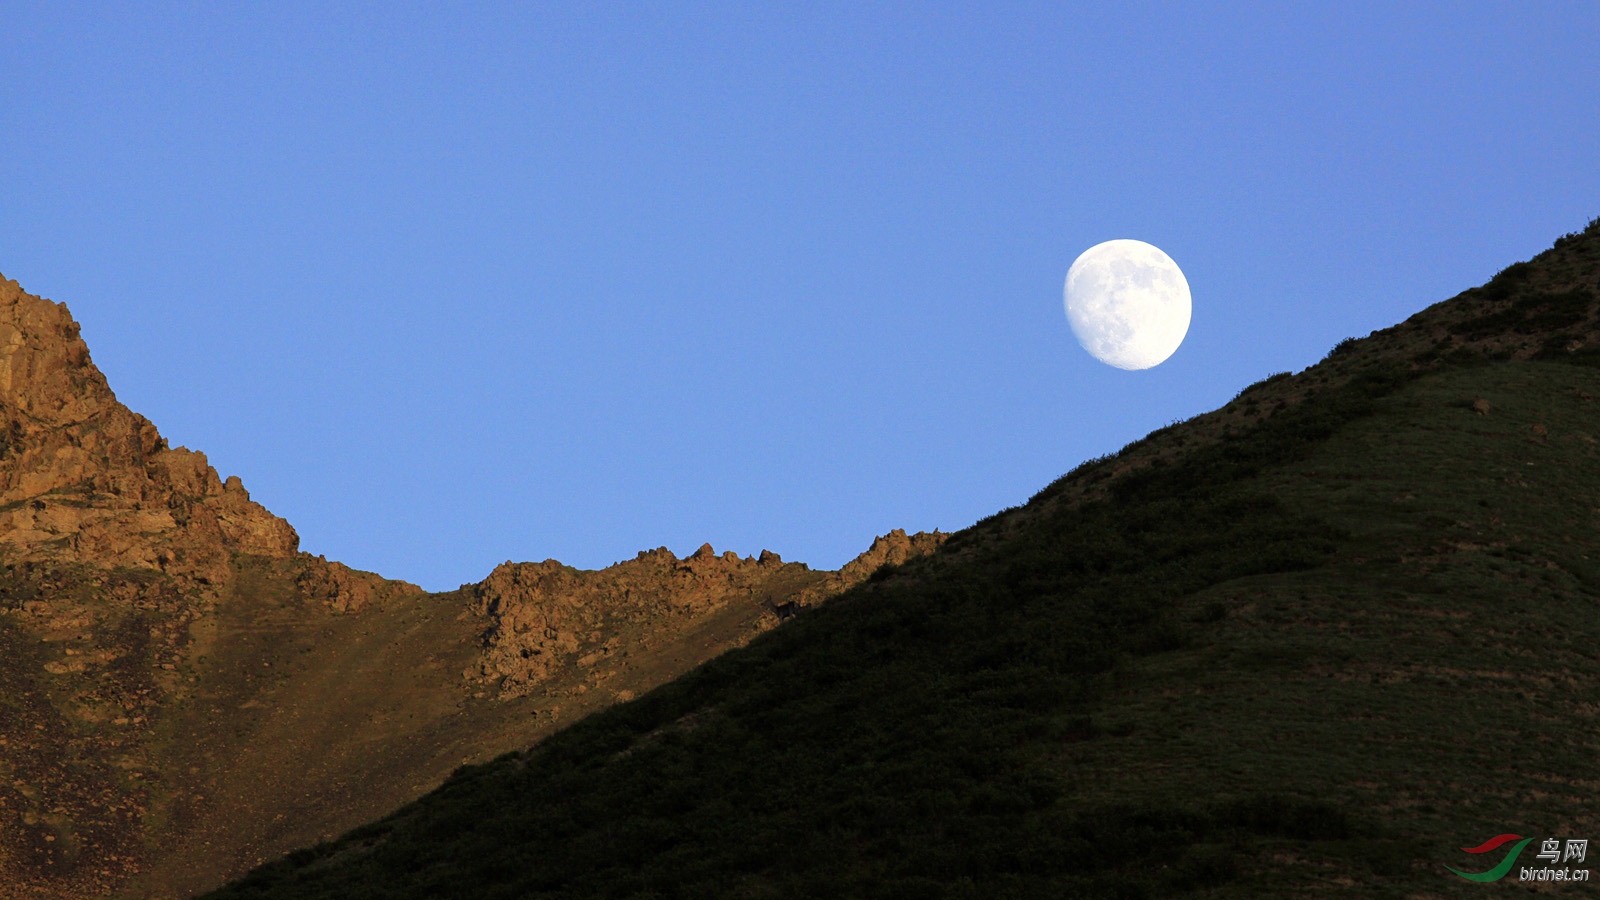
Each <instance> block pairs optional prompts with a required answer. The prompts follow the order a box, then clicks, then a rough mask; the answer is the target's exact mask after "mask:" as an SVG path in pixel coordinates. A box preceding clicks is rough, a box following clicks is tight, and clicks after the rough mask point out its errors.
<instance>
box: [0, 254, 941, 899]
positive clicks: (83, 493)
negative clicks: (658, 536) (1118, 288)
mask: <svg viewBox="0 0 1600 900" xmlns="http://www.w3.org/2000/svg"><path fill="white" fill-rule="evenodd" d="M942 540H943V536H942V535H937V534H935V535H909V536H908V535H906V534H905V533H904V532H899V531H896V532H893V533H891V534H890V535H887V536H885V537H883V538H880V539H879V540H878V541H877V542H875V543H874V545H873V547H872V548H871V549H869V550H868V551H867V552H865V553H863V554H862V556H861V557H860V558H858V559H857V560H856V561H855V562H853V563H852V564H851V565H849V566H847V567H846V568H845V569H844V570H842V571H840V572H838V573H833V572H819V571H812V570H810V569H809V568H807V567H806V566H804V565H803V564H798V563H784V562H783V561H782V560H781V559H779V558H778V557H777V555H776V554H772V553H768V552H763V554H762V556H761V558H760V559H751V558H745V559H741V558H739V557H737V556H735V555H733V554H723V555H721V556H718V555H716V554H715V553H714V552H713V551H712V550H711V548H710V547H709V546H706V547H703V548H701V550H700V551H698V552H696V553H695V554H693V555H691V556H690V557H688V558H687V559H683V560H679V559H678V558H677V557H676V556H674V555H673V554H672V553H670V552H668V551H667V550H665V549H664V548H662V549H658V550H654V551H649V552H647V553H642V554H640V555H639V557H638V558H637V559H634V560H629V561H626V562H622V563H619V564H617V565H615V566H612V567H609V568H607V569H605V570H602V571H598V572H585V571H580V570H576V569H572V568H570V567H566V566H562V565H561V564H560V563H557V562H555V561H554V560H547V561H546V562H544V563H539V564H533V563H509V562H508V563H506V564H505V565H503V566H501V567H499V568H497V569H496V570H495V571H494V572H493V573H491V575H490V576H489V577H488V578H487V579H485V580H484V581H483V582H482V583H480V584H476V585H466V586H463V587H462V588H461V589H460V590H458V591H452V592H447V593H443V594H424V593H423V592H422V591H420V590H419V589H418V588H416V587H415V586H414V585H409V584H405V583H403V582H396V581H389V580H386V579H383V578H381V577H379V576H377V575H374V574H372V573H367V572H358V571H355V570H352V569H350V568H349V567H347V566H344V565H342V564H340V563H337V562H330V561H328V560H326V559H323V558H322V557H317V556H311V555H309V554H306V553H300V552H297V547H298V537H297V536H296V534H295V532H294V529H293V528H291V527H290V526H289V524H288V523H286V522H284V521H283V520H282V519H279V518H278V517H276V516H274V515H272V514H271V513H270V512H268V511H267V510H266V509H264V508H262V507H261V506H260V505H259V504H256V503H255V502H253V501H251V500H250V497H249V494H248V493H247V492H246V491H245V489H244V486H243V485H242V484H241V483H240V482H239V480H238V479H237V478H229V479H226V480H223V479H222V478H221V477H220V476H219V475H218V473H217V472H216V470H215V469H213V468H212V467H211V466H210V465H209V464H208V463H207V461H206V458H205V457H204V455H202V454H200V453H195V452H191V451H189V450H186V449H183V448H177V449H171V448H169V447H168V446H167V443H166V441H165V440H163V439H162V438H161V436H160V434H159V433H158V432H157V430H156V428H155V426H154V425H152V424H151V423H150V422H148V421H147V420H145V419H144V418H143V417H141V416H139V415H137V414H135V413H133V412H131V411H130V410H128V409H127V408H126V407H125V406H123V405H122V404H121V403H119V402H118V401H117V399H116V397H115V395H114V394H113V393H112V391H111V389H110V387H109V385H108V384H107V382H106V379H105V377H104V376H103V375H102V374H101V373H100V371H99V370H98V369H97V368H95V366H94V364H93V362H92V361H91V360H90V358H89V353H88V348H87V347H86V346H85V345H84V342H83V341H82V339H81V338H80V337H79V334H78V326H77V324H76V323H75V322H74V321H73V320H72V317H71V315H70V314H69V313H68V312H67V310H66V308H65V307H64V306H62V305H59V304H54V303H50V302H48V301H45V300H41V299H40V298H37V297H33V296H31V295H28V294H26V293H25V292H23V291H22V290H21V288H20V287H18V286H17V285H16V283H15V282H10V281H5V280H3V279H0V897H4V898H6V900H12V898H23V897H27V898H76V897H105V896H119V897H178V896H191V895H193V894H194V893H196V892H198V891H201V890H206V889H209V888H212V887H215V886H216V885H218V884H220V883H222V882H223V881H225V880H226V879H227V878H229V877H234V876H237V875H239V874H242V873H243V872H245V871H248V870H249V869H250V868H251V867H253V866H255V865H258V864H260V863H262V862H264V861H266V860H268V859H271V858H273V857H276V856H278V855H280V854H282V853H284V852H287V851H288V850H291V849H293V848H294V847H297V846H301V845H304V844H306V843H310V842H314V841H317V840H320V839H324V838H331V837H332V836H333V835H335V834H337V833H339V832H342V831H344V830H347V829H349V828H351V827H354V826H356V825H358V824H359V823H361V822H363V821H367V820H369V819H371V818H374V817H376V816H380V815H383V814H385V813H388V812H390V811H392V810H393V809H395V808H396V807H398V806H400V805H401V804H403V803H405V802H407V801H409V800H412V799H414V798H416V797H417V796H419V795H421V794H423V793H425V792H426V791H428V790H430V789H432V788H433V787H435V786H437V785H438V784H439V783H440V782H441V781H443V780H444V779H445V777H446V776H447V775H448V774H449V773H450V772H451V771H452V770H453V769H455V768H456V767H458V766H460V765H461V764H462V763H465V762H470V761H482V760H485V759H489V758H492V757H494V756H495V755H497V754H500V753H502V752H504V751H506V750H509V749H513V748H521V747H526V746H528V745H530V744H532V743H534V742H535V741H537V740H538V739H539V738H540V737H542V736H543V735H545V734H548V733H550V732H552V731H555V730H557V729H559V728H560V727H561V726H563V725H565V724H567V723H569V722H571V721H575V720H576V719H578V718H581V717H582V716H584V715H586V714H588V713H589V712H591V711H593V710H596V709H599V708H602V707H604V706H606V705H608V704H610V703H614V702H616V701H617V700H618V699H619V698H623V699H625V698H627V697H631V696H633V695H635V694H642V693H644V692H646V691H648V690H650V689H651V688H653V687H655V686H657V685H659V684H661V683H662V682H664V681H667V680H670V679H671V678H673V677H676V676H677V675H679V674H682V673H683V672H685V671H687V670H688V669H690V668H692V667H693V666H695V665H698V664H699V663H701V662H704V661H705V660H707V659H710V658H712V657H713V656H715V655H716V654H718V653H720V652H722V651H723V650H726V649H728V648H730V647H735V646H739V645H741V644H743V643H745V642H747V641H748V640H749V639H750V638H751V637H753V636H754V635H756V634H758V633H760V632H761V631H763V630H766V629H770V628H774V627H776V626H777V625H778V623H779V621H780V615H779V611H780V610H781V611H782V612H783V613H785V614H787V613H789V612H792V611H793V610H794V609H796V608H798V607H804V606H809V605H815V604H818V603H821V602H823V601H824V600H826V599H827V598H828V597H829V596H832V595H833V594H836V593H838V592H839V591H840V590H842V589H843V588H844V587H846V586H847V585H849V584H852V583H854V582H856V581H859V580H861V579H862V578H865V577H866V576H867V575H869V574H870V573H871V571H872V570H873V569H875V568H876V567H877V566H878V565H879V564H881V563H883V562H887V561H891V560H903V559H905V558H908V557H910V556H914V555H917V554H921V553H925V552H927V551H929V550H931V549H932V548H933V547H936V546H937V545H938V544H939V543H940V542H941V541H942Z"/></svg>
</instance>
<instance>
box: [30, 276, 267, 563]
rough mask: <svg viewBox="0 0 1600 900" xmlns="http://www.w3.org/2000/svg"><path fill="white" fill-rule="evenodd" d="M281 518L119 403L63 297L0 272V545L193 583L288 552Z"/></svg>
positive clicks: (48, 557)
mask: <svg viewBox="0 0 1600 900" xmlns="http://www.w3.org/2000/svg"><path fill="white" fill-rule="evenodd" d="M298 546H299V537H298V536H297V535H296V534H295V531H294V529H293V528H292V527H290V525H289V523H288V522H285V521H284V520H282V519H280V518H278V517H277V516H274V515H273V514H272V513H270V512H268V511H267V510H266V509H265V508H264V507H262V506H261V505H260V504H258V503H255V502H254V501H252V500H251V499H250V494H249V492H248V491H246V490H245V489H244V485H243V484H241V483H240V481H239V479H238V478H237V477H234V478H229V479H228V480H227V481H223V480H222V479H221V478H220V477H218V475H217V471H216V470H215V469H213V468H212V467H211V466H210V465H209V464H208V463H207V461H206V457H205V455H204V454H202V453H196V452H193V451H190V450H186V449H184V448H182V447H179V448H176V449H173V448H169V447H168V446H167V442H166V440H165V439H163V438H162V437H161V435H160V433H159V432H157V430H156V427H155V426H154V425H152V424H151V423H150V422H149V420H147V419H145V418H144V417H143V416H141V415H138V414H137V413H134V412H133V411H131V410H129V409H128V408H127V407H126V406H123V405H122V404H121V403H119V402H117V398H116V395H115V394H113V393H112V391H111V388H110V386H109V385H108V384H107V383H106V379H105V376H104V375H102V374H101V373H100V370H99V369H97V368H95V365H94V363H93V362H92V361H91V360H90V358H89V348H88V347H87V346H86V345H85V344H84V342H83V339H82V338H81V337H80V336H79V334H78V323H77V322H75V321H73V318H72V314H71V313H70V312H68V311H67V308H66V306H65V305H64V304H58V303H51V302H50V301H48V300H42V299H40V298H38V297H35V296H33V295H31V294H28V293H26V292H24V291H23V290H22V289H21V288H20V287H19V286H18V285H17V283H16V282H14V281H8V280H5V279H3V278H0V551H3V552H5V553H6V554H7V555H8V556H10V557H12V558H14V559H19V560H51V561H57V562H83V563H89V564H94V565H98V566H127V567H131V568H141V569H158V570H161V571H164V572H167V573H169V574H173V575H176V576H179V577H183V578H186V579H192V580H193V581H195V582H197V583H200V584H212V583H218V582H221V581H222V580H224V579H226V578H227V577H228V572H229V559H230V556H231V554H232V553H235V552H242V553H249V554H255V555H259V556H269V557H287V556H292V555H294V553H295V551H296V549H297V548H298Z"/></svg>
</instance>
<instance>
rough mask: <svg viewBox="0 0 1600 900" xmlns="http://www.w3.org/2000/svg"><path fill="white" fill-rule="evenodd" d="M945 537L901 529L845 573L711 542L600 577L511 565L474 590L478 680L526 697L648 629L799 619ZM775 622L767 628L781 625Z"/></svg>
mask: <svg viewBox="0 0 1600 900" xmlns="http://www.w3.org/2000/svg"><path fill="white" fill-rule="evenodd" d="M945 538H946V535H943V534H940V533H939V532H937V531H935V532H933V533H931V534H930V533H927V532H918V533H916V534H914V535H907V534H906V532H905V531H904V530H903V529H899V528H897V529H895V530H894V531H891V532H889V533H888V534H886V535H883V536H881V537H878V538H877V539H875V540H874V541H873V542H872V546H871V547H870V548H868V549H867V551H866V552H864V553H862V554H861V555H860V556H857V557H856V558H855V559H853V560H851V561H850V562H849V563H847V564H846V565H845V566H844V568H842V569H841V570H839V571H838V572H813V571H812V570H811V569H810V568H809V567H807V566H806V565H805V564H804V563H785V562H784V561H783V560H782V559H781V558H779V556H778V554H776V553H773V552H772V551H770V550H763V551H761V554H760V556H759V557H756V558H751V557H742V558H741V557H740V556H739V555H738V554H737V553H734V552H733V551H731V550H730V551H727V552H725V553H723V554H721V555H718V554H717V552H716V551H715V550H714V549H713V548H712V546H711V545H710V544H702V545H701V546H700V548H699V549H698V550H696V551H695V552H694V553H692V554H690V555H689V556H688V557H687V558H685V559H681V560H680V559H678V557H677V556H675V555H674V554H673V553H672V551H670V550H668V549H667V548H665V547H659V548H657V549H655V550H645V551H641V552H640V553H639V555H638V556H637V557H635V558H634V559H631V560H628V561H626V562H621V563H617V564H616V565H613V566H610V567H609V568H605V569H601V570H598V571H584V570H580V569H574V568H571V567H570V566H564V565H562V564H561V563H559V562H557V561H556V560H553V559H547V560H545V561H544V562H542V563H513V562H506V563H503V564H501V565H500V566H498V567H497V568H496V569H495V570H494V572H493V573H491V574H490V575H489V577H488V578H486V579H484V580H483V581H482V582H481V583H479V584H478V585H476V586H475V587H474V588H473V591H474V596H475V598H476V609H475V611H476V612H477V613H478V614H479V615H482V616H485V617H486V618H487V619H488V620H489V624H488V627H487V628H486V630H485V632H484V651H483V659H482V663H481V665H480V666H479V668H478V670H477V671H476V672H470V673H468V676H469V677H470V678H473V679H476V680H481V681H487V682H498V684H499V687H500V696H501V697H502V698H503V699H509V698H512V697H520V696H525V695H527V694H529V693H532V692H534V691H536V690H538V689H539V687H540V685H542V684H544V683H545V682H548V681H549V680H551V679H552V678H553V677H555V676H557V675H558V674H561V673H563V672H566V671H569V670H571V669H573V668H574V667H577V668H586V667H588V666H592V665H594V664H595V663H596V662H598V661H600V660H602V659H605V658H606V657H608V656H611V655H613V654H617V653H619V652H620V651H622V650H623V648H624V646H625V645H626V643H627V642H628V640H629V639H628V637H627V635H629V634H632V633H634V632H637V631H639V630H640V626H646V629H645V630H646V631H647V632H648V633H649V635H650V638H647V639H646V640H660V639H662V637H663V636H665V635H670V634H672V633H675V632H680V631H682V630H684V629H686V628H689V627H691V626H692V625H694V624H695V623H696V622H698V621H700V620H702V619H704V618H705V617H706V616H708V615H709V614H711V613H713V612H715V611H717V610H719V609H721V608H723V607H724V606H727V605H728V604H729V603H732V602H745V603H759V604H763V605H764V606H765V607H766V608H768V609H772V610H777V609H780V608H781V609H784V610H786V611H789V612H792V611H793V610H794V609H796V608H797V607H806V606H813V605H815V604H818V603H821V602H824V601H825V600H827V599H828V598H829V597H832V596H834V595H836V594H839V593H840V592H842V591H844V590H847V589H849V588H850V587H853V586H854V585H856V584H859V583H860V582H862V581H865V580H866V579H867V578H868V577H869V576H871V575H872V573H873V572H875V571H877V570H878V569H879V568H881V567H882V566H884V565H899V564H901V563H904V562H905V561H907V560H909V559H913V558H915V557H918V556H923V555H926V554H928V553H932V552H933V551H934V550H936V549H938V547H939V545H940V544H942V543H944V541H945ZM780 618H782V617H780V616H779V615H777V614H776V613H773V614H769V615H768V616H767V617H766V618H765V619H764V620H763V624H764V625H765V626H766V627H771V626H774V625H776V624H777V623H778V621H779V620H780Z"/></svg>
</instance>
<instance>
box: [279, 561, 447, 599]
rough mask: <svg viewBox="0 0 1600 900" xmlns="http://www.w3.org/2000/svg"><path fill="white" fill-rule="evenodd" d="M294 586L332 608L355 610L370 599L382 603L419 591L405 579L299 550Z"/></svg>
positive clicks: (304, 594)
mask: <svg viewBox="0 0 1600 900" xmlns="http://www.w3.org/2000/svg"><path fill="white" fill-rule="evenodd" d="M295 562H296V565H295V566H294V569H295V586H296V588H298V589H299V592H300V596H301V597H302V598H303V599H305V600H310V601H312V602H314V603H322V604H324V605H326V606H328V607H329V608H331V609H333V610H334V611H335V612H342V613H346V612H359V611H360V610H361V609H362V608H363V607H365V606H367V605H368V604H370V603H373V602H378V603H383V602H387V601H389V600H394V599H396V598H399V597H409V596H413V595H416V594H421V593H422V588H419V587H417V586H416V585H414V584H412V583H410V582H407V581H392V580H390V579H388V578H384V577H383V576H382V575H378V574H375V573H372V572H363V571H360V570H358V569H352V568H350V567H349V566H347V565H345V564H344V563H342V562H335V561H333V560H330V559H328V558H327V557H324V556H311V555H310V554H308V553H302V554H300V555H299V558H298V559H296V561H295Z"/></svg>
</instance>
